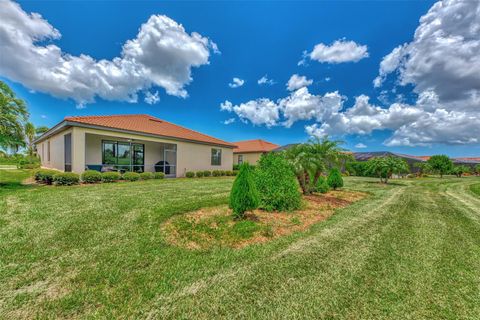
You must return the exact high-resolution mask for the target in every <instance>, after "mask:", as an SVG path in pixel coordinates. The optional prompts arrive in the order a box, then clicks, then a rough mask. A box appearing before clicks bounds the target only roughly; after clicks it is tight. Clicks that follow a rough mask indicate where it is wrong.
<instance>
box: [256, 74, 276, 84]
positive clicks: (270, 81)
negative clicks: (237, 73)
mask: <svg viewBox="0 0 480 320" xmlns="http://www.w3.org/2000/svg"><path fill="white" fill-rule="evenodd" d="M257 83H258V85H269V86H272V85H274V84H275V80H273V79H269V78H268V75H264V76H263V77H261V78H260V79H258V81H257Z"/></svg>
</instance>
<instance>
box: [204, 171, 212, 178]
mask: <svg viewBox="0 0 480 320" xmlns="http://www.w3.org/2000/svg"><path fill="white" fill-rule="evenodd" d="M211 175H212V172H211V171H209V170H205V171H203V176H204V177H210V176H211Z"/></svg>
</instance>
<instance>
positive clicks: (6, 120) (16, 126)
mask: <svg viewBox="0 0 480 320" xmlns="http://www.w3.org/2000/svg"><path fill="white" fill-rule="evenodd" d="M27 119H28V112H27V107H26V105H25V101H23V100H22V99H20V98H18V97H17V96H16V95H15V93H14V92H13V91H12V89H10V87H9V86H8V85H7V84H6V83H5V82H3V81H0V147H2V148H13V149H15V150H17V149H18V147H19V146H23V145H25V142H24V130H23V126H24V123H25V122H26V121H27Z"/></svg>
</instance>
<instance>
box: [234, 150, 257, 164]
mask: <svg viewBox="0 0 480 320" xmlns="http://www.w3.org/2000/svg"><path fill="white" fill-rule="evenodd" d="M262 154H263V152H249V153H235V154H234V155H233V163H234V164H238V156H239V155H243V162H248V163H250V164H256V163H257V161H258V160H259V159H260V157H261V156H262Z"/></svg>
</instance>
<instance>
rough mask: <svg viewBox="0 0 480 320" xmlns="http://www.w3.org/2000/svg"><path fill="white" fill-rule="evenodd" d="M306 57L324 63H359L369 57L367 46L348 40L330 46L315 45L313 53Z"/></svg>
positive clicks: (337, 41)
mask: <svg viewBox="0 0 480 320" xmlns="http://www.w3.org/2000/svg"><path fill="white" fill-rule="evenodd" d="M304 55H305V57H308V58H310V59H311V60H315V61H318V62H324V63H343V62H358V61H360V60H362V59H364V58H368V56H369V54H368V48H367V46H366V45H360V44H358V43H356V42H354V41H347V40H346V39H340V40H336V41H335V42H333V43H332V44H330V45H327V44H324V43H319V44H317V45H315V47H314V48H313V50H312V52H307V53H305V54H304ZM305 57H304V58H305ZM300 64H303V63H300Z"/></svg>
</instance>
